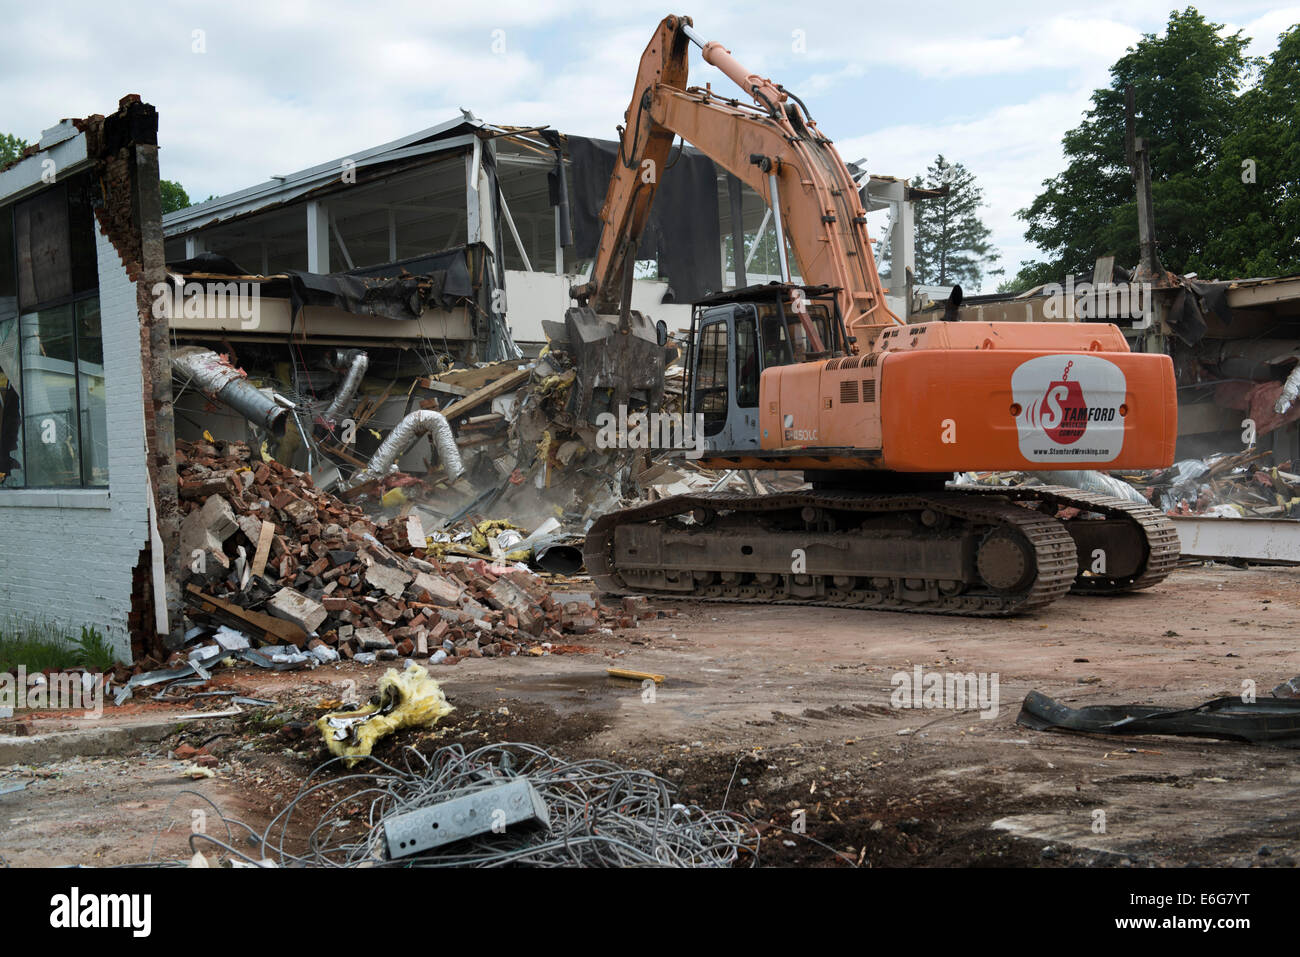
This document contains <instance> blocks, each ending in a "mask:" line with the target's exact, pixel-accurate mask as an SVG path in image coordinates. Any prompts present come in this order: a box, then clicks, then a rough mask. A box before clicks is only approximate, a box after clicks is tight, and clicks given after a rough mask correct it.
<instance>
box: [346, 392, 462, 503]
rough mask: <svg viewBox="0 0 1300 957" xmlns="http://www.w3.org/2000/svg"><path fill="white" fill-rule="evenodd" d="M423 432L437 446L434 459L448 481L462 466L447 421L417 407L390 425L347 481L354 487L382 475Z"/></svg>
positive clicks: (458, 450)
mask: <svg viewBox="0 0 1300 957" xmlns="http://www.w3.org/2000/svg"><path fill="white" fill-rule="evenodd" d="M425 435H428V436H430V437H431V438H432V439H433V444H434V446H435V447H436V448H437V449H438V460H439V461H440V462H441V463H442V467H443V468H444V469H445V470H446V472H447V479H448V481H455V480H456V479H457V478H459V477H460V476H461V475H462V474H463V473H464V471H465V466H464V465H462V464H461V461H460V449H458V448H457V447H456V437H455V436H454V435H453V434H452V431H451V425H450V424H449V423H448V422H447V419H446V417H445V416H444V415H443V414H442V413H441V412H434V411H433V410H432V409H417V410H416V411H415V412H412V413H411V414H410V415H408V416H407V417H406V418H404V419H402V421H401V422H398V423H397V425H395V426H393V430H392V431H391V432H389V433H388V436H387V438H385V439H384V441H383V442H381V443H380V444H379V448H378V449H376V450H375V454H374V455H372V456H371V457H370V462H369V463H368V464H367V465H366V467H365V468H364V469H362V470H361V471H360V472H358V473H357V474H356V475H355V476H353V478H352V481H351V482H349V483H348V485H349V486H350V487H355V486H357V485H360V484H361V483H363V482H369V481H370V480H371V479H374V478H383V477H384V476H385V475H387V474H388V473H389V471H390V470H391V469H392V467H393V466H394V465H395V464H396V463H397V460H398V459H399V458H401V457H402V456H403V455H404V454H405V453H406V451H407V450H408V449H409V448H410V447H411V446H413V445H414V444H415V443H416V442H417V441H419V439H420V438H421V437H422V436H425Z"/></svg>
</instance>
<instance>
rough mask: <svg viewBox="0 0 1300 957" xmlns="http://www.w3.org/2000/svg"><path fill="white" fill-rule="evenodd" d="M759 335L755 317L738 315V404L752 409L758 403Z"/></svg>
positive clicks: (743, 407)
mask: <svg viewBox="0 0 1300 957" xmlns="http://www.w3.org/2000/svg"><path fill="white" fill-rule="evenodd" d="M760 371H761V370H760V369H759V365H758V336H757V334H756V333H755V331H754V317H753V316H752V315H750V316H741V315H737V316H736V405H738V406H740V408H742V409H752V408H755V407H756V406H757V405H758V374H759V372H760Z"/></svg>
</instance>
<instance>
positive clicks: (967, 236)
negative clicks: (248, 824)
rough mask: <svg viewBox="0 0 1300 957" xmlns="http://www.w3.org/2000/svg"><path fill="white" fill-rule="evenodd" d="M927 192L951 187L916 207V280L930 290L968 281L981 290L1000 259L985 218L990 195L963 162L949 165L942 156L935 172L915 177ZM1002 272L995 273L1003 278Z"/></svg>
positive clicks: (968, 283)
mask: <svg viewBox="0 0 1300 957" xmlns="http://www.w3.org/2000/svg"><path fill="white" fill-rule="evenodd" d="M912 185H913V186H915V187H919V188H924V189H939V188H942V187H943V186H947V187H948V192H947V195H944V196H939V197H936V198H934V199H926V200H921V201H920V202H919V203H917V205H916V213H915V221H916V281H917V282H918V283H921V284H923V285H927V286H950V285H953V284H955V283H964V284H965V285H967V286H968V287H972V288H978V287H979V284H980V280H981V279H982V278H983V275H984V272H985V267H986V266H987V265H988V264H989V263H991V262H993V261H994V260H995V259H996V258H997V250H995V249H994V248H993V246H992V245H991V244H990V243H989V236H990V235H991V232H990V230H989V228H988V227H987V226H986V225H984V221H983V220H981V219H980V217H979V212H978V210H979V208H980V206H982V205H984V192H983V190H981V189H980V188H979V187H978V186H977V185H976V184H975V175H974V174H973V173H971V172H970V171H969V170H967V169H966V167H964V166H963V165H962V164H961V163H949V162H948V161H947V160H946V159H944V157H943V154H942V153H940V154H939V155H938V156H937V157H936V158H935V161H934V162H933V163H931V164H930V168H929V169H928V170H927V171H926V172H925V173H924V174H923V175H920V176H915V177H913V178H912ZM1001 272H1002V270H1000V269H997V270H990V273H991V274H992V275H999V274H1000V273H1001Z"/></svg>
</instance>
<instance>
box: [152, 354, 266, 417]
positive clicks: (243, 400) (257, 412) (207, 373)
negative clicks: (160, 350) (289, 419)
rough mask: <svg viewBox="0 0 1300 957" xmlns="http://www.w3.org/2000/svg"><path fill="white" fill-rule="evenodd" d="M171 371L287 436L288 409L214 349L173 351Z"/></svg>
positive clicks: (243, 414) (222, 402) (247, 415)
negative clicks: (285, 430) (252, 382)
mask: <svg viewBox="0 0 1300 957" xmlns="http://www.w3.org/2000/svg"><path fill="white" fill-rule="evenodd" d="M172 371H173V372H176V373H178V374H180V375H181V376H183V377H185V378H186V379H188V380H189V381H190V382H192V383H194V385H196V386H198V388H199V389H201V390H202V391H203V393H204V394H205V395H207V396H208V397H210V398H212V399H214V400H215V401H217V402H220V403H221V404H222V405H227V406H229V407H230V408H232V409H234V410H235V411H236V412H238V413H239V414H240V415H242V416H243V417H244V418H246V419H247V420H248V421H249V422H252V423H253V424H254V425H257V426H260V427H262V428H264V429H267V430H269V431H270V432H271V434H272V435H275V436H277V437H278V436H282V435H284V427H285V418H286V416H287V414H288V409H287V408H285V407H284V406H282V405H280V404H279V403H278V402H276V400H275V398H274V397H273V396H272V395H271V394H268V393H266V392H263V391H262V390H261V389H259V388H257V387H256V386H254V385H252V384H251V383H250V382H249V381H248V380H247V378H245V375H244V373H243V372H240V371H239V370H238V369H235V368H233V367H232V366H231V365H230V363H229V362H227V361H226V360H225V359H222V358H221V356H219V355H217V354H216V353H215V352H213V351H212V350H211V349H201V348H199V347H197V346H190V347H187V348H184V349H178V350H176V351H175V352H173V353H172Z"/></svg>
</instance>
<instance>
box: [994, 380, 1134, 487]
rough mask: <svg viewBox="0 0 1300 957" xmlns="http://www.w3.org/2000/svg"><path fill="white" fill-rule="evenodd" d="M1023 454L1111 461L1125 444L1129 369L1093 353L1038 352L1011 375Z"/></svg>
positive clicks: (1058, 459)
mask: <svg viewBox="0 0 1300 957" xmlns="http://www.w3.org/2000/svg"><path fill="white" fill-rule="evenodd" d="M1011 391H1012V394H1013V395H1014V397H1015V402H1016V404H1017V405H1019V406H1020V409H1021V411H1020V415H1019V416H1018V418H1017V419H1016V426H1017V431H1018V432H1019V439H1020V454H1021V455H1023V456H1024V457H1025V458H1026V459H1028V460H1029V461H1031V462H1061V461H1066V460H1071V459H1074V460H1081V461H1096V462H1109V461H1111V460H1113V459H1115V458H1117V457H1118V456H1119V453H1120V451H1121V450H1122V449H1123V447H1124V417H1123V415H1121V414H1120V406H1121V405H1123V403H1124V399H1125V396H1126V382H1125V379H1124V373H1123V372H1122V371H1121V370H1120V368H1119V366H1117V365H1115V363H1113V362H1110V361H1109V360H1107V359H1102V358H1099V357H1098V356H1092V355H1055V356H1039V357H1038V358H1036V359H1030V360H1029V361H1028V362H1024V363H1021V365H1020V366H1018V367H1017V368H1016V371H1015V372H1014V373H1012V375H1011Z"/></svg>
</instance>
